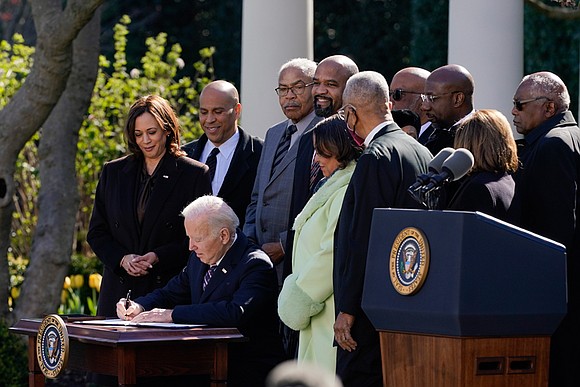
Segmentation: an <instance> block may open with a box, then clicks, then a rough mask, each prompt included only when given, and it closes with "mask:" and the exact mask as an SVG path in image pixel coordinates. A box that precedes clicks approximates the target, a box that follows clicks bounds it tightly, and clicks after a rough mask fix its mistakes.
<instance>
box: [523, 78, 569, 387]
mask: <svg viewBox="0 0 580 387" xmlns="http://www.w3.org/2000/svg"><path fill="white" fill-rule="evenodd" d="M513 103H514V107H513V109H512V114H513V116H514V120H513V122H514V126H515V127H516V129H517V131H518V133H521V134H523V135H524V143H525V144H524V146H523V148H521V149H520V154H519V156H520V162H521V164H522V168H521V169H520V170H519V171H518V172H517V173H516V175H515V181H516V197H515V200H516V203H517V204H518V205H519V207H520V208H521V211H520V213H519V214H516V217H515V218H517V215H519V216H520V219H521V224H520V226H522V227H524V228H526V229H528V230H531V231H533V232H535V233H538V234H541V235H543V236H546V237H548V238H550V239H553V240H555V241H557V242H560V243H562V244H564V245H565V246H566V255H567V264H568V267H567V276H568V315H567V316H566V317H565V319H564V321H563V322H562V323H561V324H560V327H559V328H558V330H557V331H556V333H555V334H554V335H553V336H552V341H551V353H550V386H558V387H560V386H564V387H567V386H577V385H578V376H577V375H578V370H577V368H578V364H580V349H579V348H580V129H579V128H578V124H577V123H576V121H575V120H574V116H573V115H572V113H571V112H570V110H569V106H570V95H569V93H568V89H567V88H566V85H565V84H564V82H562V80H561V79H560V78H559V77H558V76H557V75H555V74H553V73H550V72H539V73H534V74H530V75H527V76H525V77H524V78H523V80H522V82H521V83H520V85H519V86H518V88H517V90H516V93H515V95H514V98H513ZM512 207H513V206H512ZM516 207H518V206H516Z"/></svg>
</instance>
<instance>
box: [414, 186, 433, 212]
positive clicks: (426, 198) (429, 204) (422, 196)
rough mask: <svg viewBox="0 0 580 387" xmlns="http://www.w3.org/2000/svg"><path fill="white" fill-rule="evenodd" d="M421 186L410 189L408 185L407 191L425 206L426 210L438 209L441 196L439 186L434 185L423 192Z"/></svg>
mask: <svg viewBox="0 0 580 387" xmlns="http://www.w3.org/2000/svg"><path fill="white" fill-rule="evenodd" d="M421 188H422V187H418V188H417V189H412V187H409V189H407V192H409V194H410V195H411V196H412V197H413V199H415V201H416V202H418V203H419V204H421V205H423V206H424V207H426V208H427V209H428V210H438V209H439V200H440V198H441V187H436V188H434V189H432V190H430V191H428V192H424V191H423V190H422V189H421Z"/></svg>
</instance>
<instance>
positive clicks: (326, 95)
mask: <svg viewBox="0 0 580 387" xmlns="http://www.w3.org/2000/svg"><path fill="white" fill-rule="evenodd" d="M356 73H358V67H357V65H356V63H354V61H353V60H352V59H350V58H349V57H347V56H344V55H332V56H329V57H327V58H325V59H323V60H321V61H320V63H318V66H316V72H315V73H314V84H313V86H312V96H313V97H314V111H315V112H316V115H317V116H319V117H330V116H331V115H333V114H334V113H336V112H337V111H338V109H340V107H341V106H342V92H343V91H344V87H345V86H346V81H347V80H348V79H349V78H350V77H351V76H353V75H354V74H356Z"/></svg>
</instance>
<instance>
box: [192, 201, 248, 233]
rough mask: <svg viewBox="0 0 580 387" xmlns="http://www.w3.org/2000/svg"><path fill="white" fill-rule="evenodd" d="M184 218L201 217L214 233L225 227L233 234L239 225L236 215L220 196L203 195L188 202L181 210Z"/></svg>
mask: <svg viewBox="0 0 580 387" xmlns="http://www.w3.org/2000/svg"><path fill="white" fill-rule="evenodd" d="M181 214H182V215H183V217H184V218H185V219H186V220H193V219H199V218H202V219H203V220H204V221H205V222H207V224H208V225H209V226H210V228H211V230H212V231H215V232H216V233H217V232H219V230H221V229H222V228H224V227H225V228H227V229H228V230H229V231H230V234H232V235H234V234H235V233H236V229H237V228H238V227H239V225H240V220H239V219H238V216H237V215H236V213H235V212H234V210H232V208H231V207H230V206H228V205H227V203H226V202H224V200H223V199H222V198H220V197H217V196H212V195H205V196H201V197H199V198H197V199H195V200H194V201H193V202H191V203H189V204H188V205H187V207H185V208H184V209H183V211H182V212H181Z"/></svg>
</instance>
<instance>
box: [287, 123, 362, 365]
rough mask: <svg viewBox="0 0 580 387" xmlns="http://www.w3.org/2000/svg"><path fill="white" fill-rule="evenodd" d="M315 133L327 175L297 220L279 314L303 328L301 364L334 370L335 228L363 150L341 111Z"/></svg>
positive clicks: (319, 154)
mask: <svg viewBox="0 0 580 387" xmlns="http://www.w3.org/2000/svg"><path fill="white" fill-rule="evenodd" d="M313 134H314V149H315V150H316V156H315V157H316V160H317V161H318V163H319V164H320V168H321V170H322V173H323V175H324V178H323V179H322V180H321V181H320V183H319V184H318V186H317V187H316V188H315V194H314V195H313V196H312V198H310V200H309V201H308V203H307V204H306V206H305V207H304V209H303V210H302V212H301V213H300V214H299V215H298V216H297V217H296V220H295V222H294V230H295V232H296V233H295V236H294V249H293V255H292V274H291V275H290V276H288V277H287V278H286V280H285V281H284V286H283V287H282V291H281V292H280V297H279V298H278V313H279V315H280V319H281V320H282V321H283V322H284V323H285V324H286V325H288V326H289V327H290V328H292V329H294V330H298V331H300V338H299V343H298V362H299V363H301V362H308V363H315V364H317V365H319V366H321V367H323V368H325V369H327V370H329V371H331V372H333V373H334V372H335V368H336V347H334V346H333V342H334V329H333V325H334V318H335V314H334V295H333V294H334V293H333V285H332V268H333V247H334V229H335V228H336V224H337V221H338V216H339V213H340V209H341V206H342V200H343V198H344V194H345V192H346V187H347V185H348V183H349V181H350V177H351V175H352V173H353V171H354V167H355V160H356V159H357V158H358V156H359V155H360V154H361V153H362V149H361V148H360V147H359V146H357V145H355V143H354V140H353V139H352V137H351V136H350V135H349V133H348V129H347V126H346V122H345V121H344V120H342V119H341V118H339V116H338V115H334V116H331V117H329V118H327V119H325V120H323V121H321V122H319V123H318V124H317V125H316V126H315V127H314V129H313Z"/></svg>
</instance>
